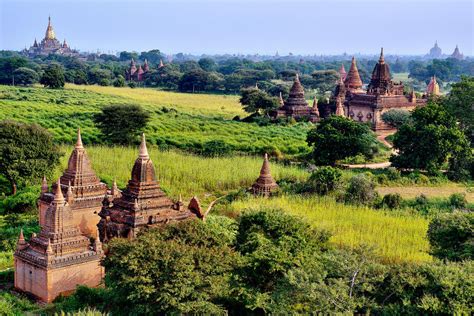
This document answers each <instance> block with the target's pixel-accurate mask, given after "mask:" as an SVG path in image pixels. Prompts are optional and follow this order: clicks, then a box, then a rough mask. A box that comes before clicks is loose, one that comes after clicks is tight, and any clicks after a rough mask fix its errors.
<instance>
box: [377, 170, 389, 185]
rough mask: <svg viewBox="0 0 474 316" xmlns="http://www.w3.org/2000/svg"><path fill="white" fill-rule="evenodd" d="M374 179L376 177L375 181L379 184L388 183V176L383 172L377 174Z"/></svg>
mask: <svg viewBox="0 0 474 316" xmlns="http://www.w3.org/2000/svg"><path fill="white" fill-rule="evenodd" d="M376 179H377V182H378V183H379V184H388V183H389V178H388V176H387V175H386V174H383V173H382V174H379V175H377V177H376Z"/></svg>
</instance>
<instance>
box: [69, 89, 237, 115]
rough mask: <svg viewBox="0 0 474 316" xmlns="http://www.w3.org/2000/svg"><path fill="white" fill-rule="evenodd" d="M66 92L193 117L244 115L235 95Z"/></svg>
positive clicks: (127, 91) (97, 90)
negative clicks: (168, 109)
mask: <svg viewBox="0 0 474 316" xmlns="http://www.w3.org/2000/svg"><path fill="white" fill-rule="evenodd" d="M66 89H71V90H82V91H91V92H95V93H100V94H105V95H109V96H114V97H120V98H124V99H129V101H130V102H131V103H139V104H141V105H143V106H144V107H145V108H148V109H151V110H152V109H155V110H157V109H159V108H161V107H163V106H166V107H172V108H176V109H179V110H180V111H182V112H185V113H190V114H205V115H216V116H217V115H218V116H222V117H225V118H232V117H234V116H236V115H240V116H242V115H245V112H244V111H243V110H242V105H241V104H240V103H239V97H238V96H233V95H214V94H198V93H178V92H171V91H160V90H156V89H151V88H135V89H131V88H128V87H123V88H115V87H102V86H79V85H73V84H67V85H66Z"/></svg>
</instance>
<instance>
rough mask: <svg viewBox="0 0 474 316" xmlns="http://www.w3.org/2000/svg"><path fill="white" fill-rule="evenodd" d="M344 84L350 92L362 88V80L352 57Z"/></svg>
mask: <svg viewBox="0 0 474 316" xmlns="http://www.w3.org/2000/svg"><path fill="white" fill-rule="evenodd" d="M344 84H345V86H346V88H347V89H349V90H350V91H352V90H358V89H360V88H362V80H361V79H360V75H359V70H358V69H357V63H356V59H355V57H354V56H353V57H352V62H351V68H350V69H349V72H348V73H347V76H346V80H344Z"/></svg>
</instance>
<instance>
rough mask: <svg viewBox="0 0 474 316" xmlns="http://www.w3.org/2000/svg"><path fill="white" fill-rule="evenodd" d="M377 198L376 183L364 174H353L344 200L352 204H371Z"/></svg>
mask: <svg viewBox="0 0 474 316" xmlns="http://www.w3.org/2000/svg"><path fill="white" fill-rule="evenodd" d="M376 198H377V192H376V191H375V183H374V181H372V179H370V178H368V177H367V176H366V175H364V174H358V175H356V176H353V177H352V178H351V179H350V180H349V184H348V185H347V189H346V193H345V194H344V201H345V202H346V203H351V204H366V205H368V204H371V203H372V202H374V200H375V199H376Z"/></svg>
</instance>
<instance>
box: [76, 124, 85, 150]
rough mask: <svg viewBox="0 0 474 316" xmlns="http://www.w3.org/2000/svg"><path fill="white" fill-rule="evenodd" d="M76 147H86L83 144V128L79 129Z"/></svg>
mask: <svg viewBox="0 0 474 316" xmlns="http://www.w3.org/2000/svg"><path fill="white" fill-rule="evenodd" d="M76 148H84V146H83V145H82V137H81V128H78V129H77V141H76Z"/></svg>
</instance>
